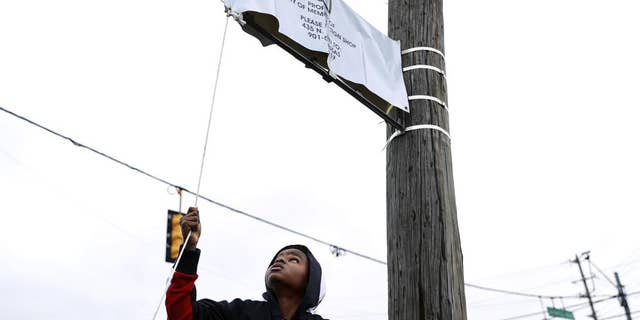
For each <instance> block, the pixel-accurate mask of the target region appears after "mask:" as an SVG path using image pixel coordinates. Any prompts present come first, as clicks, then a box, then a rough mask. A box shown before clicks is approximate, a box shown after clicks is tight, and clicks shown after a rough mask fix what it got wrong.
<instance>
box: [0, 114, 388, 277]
mask: <svg viewBox="0 0 640 320" xmlns="http://www.w3.org/2000/svg"><path fill="white" fill-rule="evenodd" d="M0 111H3V112H5V113H7V114H10V115H12V116H14V117H16V118H18V119H20V120H22V121H25V122H27V123H29V124H31V125H33V126H36V127H38V128H40V129H42V130H44V131H47V132H49V133H51V134H53V135H55V136H57V137H59V138H62V139H64V140H67V141H69V142H71V143H72V144H73V145H74V146H76V147H80V148H83V149H86V150H89V151H91V152H93V153H95V154H97V155H99V156H101V157H103V158H106V159H108V160H111V161H113V162H115V163H117V164H119V165H122V166H124V167H127V168H129V169H131V170H133V171H135V172H138V173H140V174H142V175H145V176H147V177H149V178H151V179H153V180H155V181H158V182H160V183H162V184H165V185H168V186H171V187H174V188H176V189H180V190H183V191H184V192H187V193H189V194H191V195H193V196H198V195H197V193H196V192H193V191H191V190H189V189H187V188H184V187H181V186H179V185H177V184H175V183H171V182H169V181H167V180H165V179H162V178H160V177H158V176H155V175H153V174H150V173H148V172H146V171H144V170H142V169H139V168H137V167H135V166H133V165H131V164H128V163H126V162H124V161H122V160H119V159H116V158H115V157H112V156H110V155H108V154H106V153H104V152H101V151H99V150H97V149H95V148H93V147H90V146H87V145H85V144H82V143H80V142H78V141H76V140H75V139H73V138H70V137H68V136H65V135H63V134H61V133H58V132H56V131H54V130H52V129H49V128H47V127H45V126H43V125H41V124H39V123H37V122H35V121H33V120H30V119H28V118H26V117H23V116H21V115H19V114H17V113H15V112H13V111H10V110H7V109H5V108H4V107H2V106H0ZM199 197H200V198H201V199H203V200H205V201H207V202H209V203H211V204H214V205H216V206H219V207H221V208H224V209H227V210H229V211H232V212H234V213H237V214H240V215H243V216H245V217H247V218H250V219H253V220H256V221H259V222H262V223H264V224H268V225H270V226H272V227H274V228H278V229H280V230H284V231H287V232H289V233H293V234H295V235H298V236H301V237H303V238H306V239H309V240H311V241H314V242H317V243H320V244H323V245H326V246H329V247H330V248H331V249H332V251H335V252H342V253H350V254H353V255H355V256H358V257H360V258H363V259H367V260H370V261H373V262H376V263H379V264H383V265H386V264H387V263H386V262H385V261H382V260H379V259H376V258H373V257H370V256H368V255H365V254H362V253H359V252H357V251H353V250H350V249H346V248H343V247H340V246H337V245H334V244H332V243H329V242H327V241H324V240H321V239H318V238H316V237H313V236H310V235H308V234H305V233H303V232H300V231H296V230H294V229H291V228H288V227H285V226H283V225H280V224H277V223H275V222H272V221H269V220H266V219H263V218H260V217H258V216H255V215H252V214H250V213H248V212H245V211H242V210H240V209H236V208H234V207H231V206H228V205H226V204H224V203H221V202H218V201H215V200H213V199H211V198H208V197H206V196H203V195H199Z"/></svg>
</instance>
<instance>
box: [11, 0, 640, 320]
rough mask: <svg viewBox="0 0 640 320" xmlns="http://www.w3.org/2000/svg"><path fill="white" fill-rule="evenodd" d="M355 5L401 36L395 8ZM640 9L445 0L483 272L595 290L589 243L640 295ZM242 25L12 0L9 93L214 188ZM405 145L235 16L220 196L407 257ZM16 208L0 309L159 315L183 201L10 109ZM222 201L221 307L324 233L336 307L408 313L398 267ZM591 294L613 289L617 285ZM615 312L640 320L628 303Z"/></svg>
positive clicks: (614, 4)
mask: <svg viewBox="0 0 640 320" xmlns="http://www.w3.org/2000/svg"><path fill="white" fill-rule="evenodd" d="M346 2H347V3H348V4H349V5H350V6H352V7H353V8H354V10H356V11H357V12H359V13H360V14H361V15H362V16H363V17H364V18H365V19H367V20H368V21H369V22H370V23H372V24H373V25H375V26H376V27H378V28H379V29H380V30H383V31H385V30H386V14H387V12H386V10H387V9H386V5H385V3H384V1H372V0H368V1H365V0H346ZM639 9H640V5H638V4H637V3H635V2H633V1H621V0H611V1H607V2H606V3H605V2H602V1H591V0H587V1H549V0H541V1H483V2H479V1H447V2H446V3H445V34H446V55H447V72H448V88H449V105H450V110H451V112H450V113H451V131H452V132H451V133H452V148H453V160H454V175H455V183H456V197H457V205H458V214H459V219H460V229H461V235H462V245H463V253H464V258H465V260H464V263H465V280H466V281H467V282H469V283H474V284H478V285H483V286H488V287H494V288H501V289H506V290H512V291H520V292H530V293H535V294H545V295H567V296H575V295H578V294H580V293H581V292H583V288H582V286H581V284H580V283H575V284H574V283H572V281H574V280H576V279H577V278H578V277H579V274H578V269H577V267H576V265H575V264H570V263H568V262H567V261H568V260H569V259H570V258H571V257H572V256H573V255H575V254H576V253H580V252H583V251H586V250H591V251H592V259H593V262H594V263H595V264H596V265H597V266H598V267H600V268H601V269H603V271H605V272H606V273H607V274H608V276H609V277H613V276H612V273H613V272H614V271H618V272H620V275H621V278H622V281H623V282H624V283H625V284H626V285H627V289H628V291H629V292H633V291H640V272H638V270H640V268H639V267H640V244H639V243H640V241H638V240H639V236H638V235H637V233H636V232H635V231H636V229H637V226H638V222H639V219H638V218H637V213H638V212H639V211H640V205H638V203H637V198H636V197H635V196H636V194H637V192H638V190H639V186H638V181H640V169H638V167H637V164H638V163H640V152H639V151H638V147H637V142H636V140H637V137H638V136H640V128H638V126H637V121H638V119H640V117H639V115H640V111H638V107H640V98H638V96H637V92H636V87H637V85H638V83H640V79H639V77H640V76H639V75H640V62H639V61H638V59H637V57H639V56H640V46H639V45H638V41H637V33H638V30H640V20H638V19H637V16H638V13H640V10H639ZM224 19H225V16H224V13H223V8H222V4H221V3H220V2H219V1H200V0H196V1H186V2H184V1H183V2H174V1H147V0H133V1H131V0H129V1H122V0H116V1H108V2H107V1H72V0H61V1H56V2H51V1H37V0H22V1H8V0H0V105H1V106H3V107H5V108H8V109H11V110H13V111H16V112H18V113H20V114H22V115H25V116H27V117H29V118H31V119H33V120H35V121H38V122H40V123H42V124H45V125H46V126H48V127H50V128H52V129H55V130H58V131H60V132H61V133H63V134H66V135H68V136H71V137H73V138H75V139H77V140H78V141H79V142H82V143H84V144H87V145H90V146H94V147H96V148H97V149H99V150H101V151H103V152H106V153H108V154H111V155H113V156H115V157H117V158H120V159H122V160H125V161H127V162H129V163H131V164H134V165H136V166H138V167H140V168H142V169H144V170H146V171H148V172H150V173H152V174H155V175H158V176H160V177H162V178H165V179H167V180H169V181H171V182H174V183H176V184H180V185H184V186H186V187H188V188H190V189H195V188H196V184H197V178H198V170H199V166H200V157H201V152H202V143H203V140H204V133H205V129H206V120H207V116H208V112H209V104H210V99H211V94H212V87H213V81H214V76H215V68H216V63H217V58H218V53H219V49H220V48H219V46H220V40H221V37H222V30H223V27H224ZM384 143H385V126H384V124H380V120H379V119H378V118H377V117H376V116H375V115H374V114H373V113H372V112H370V111H369V110H368V109H366V108H365V107H364V106H362V105H360V104H359V103H358V102H357V101H355V100H354V99H352V98H351V97H349V96H348V95H347V94H346V93H344V92H342V91H341V90H340V89H338V88H337V87H336V86H334V85H329V84H326V83H325V82H324V81H323V80H322V79H321V78H320V77H319V76H318V75H316V74H315V73H314V72H312V71H311V70H308V69H305V68H304V66H303V65H302V64H300V63H298V62H296V61H294V60H293V58H291V57H290V56H288V55H287V54H285V53H284V52H283V51H282V50H280V49H279V48H277V47H268V48H262V47H260V45H259V43H258V41H257V40H255V39H254V38H252V37H250V36H249V35H247V34H244V33H243V32H242V31H241V29H240V27H239V26H238V25H237V24H236V23H235V22H230V25H229V31H228V35H227V45H226V48H225V53H224V58H223V65H222V69H221V77H220V83H219V87H218V97H217V101H216V106H215V110H214V119H213V130H212V132H211V138H210V145H209V151H208V154H207V162H206V166H205V171H204V180H203V185H202V193H203V194H205V195H207V196H209V197H211V198H213V199H216V200H218V201H221V202H223V203H226V204H228V205H231V206H234V207H236V208H239V209H242V210H245V211H247V212H249V213H252V214H255V215H258V216H260V217H263V218H265V219H269V220H272V221H274V222H277V223H281V224H283V225H286V226H288V227H291V228H294V229H296V230H300V231H302V232H305V233H307V234H310V235H313V236H316V237H318V238H321V239H325V240H327V241H330V242H332V243H336V244H338V245H341V246H343V247H346V248H349V249H352V250H356V251H359V252H362V253H365V254H368V255H370V256H373V257H377V258H380V259H382V260H386V238H385V225H386V222H385V153H384V152H383V151H382V148H383V146H384ZM0 200H1V201H0V203H1V204H2V212H3V213H4V215H3V217H4V219H5V228H4V231H3V232H0V252H2V253H3V254H2V257H3V258H2V263H1V264H0V283H1V284H2V288H3V290H2V292H3V294H2V299H0V314H2V315H5V317H7V318H11V319H45V318H46V319H83V318H87V317H91V318H96V319H114V318H123V319H125V318H126V319H134V318H135V319H139V318H143V319H144V318H147V319H149V318H151V316H152V314H153V311H154V308H155V306H156V304H157V303H158V301H159V299H160V296H161V294H162V292H161V291H162V288H163V281H164V279H165V278H166V276H167V275H168V272H169V267H170V266H169V265H168V264H166V263H164V262H163V261H164V248H163V246H164V233H165V228H166V225H165V223H166V221H165V214H166V210H167V209H177V206H178V197H177V196H176V195H172V194H169V193H168V192H167V187H166V186H165V185H162V184H159V183H157V182H155V181H153V180H150V179H148V178H146V177H144V176H141V175H138V174H135V173H134V172H132V171H130V170H127V169H125V168H123V167H119V166H117V165H115V164H113V163H112V162H109V161H106V160H104V159H102V158H99V157H97V156H96V155H94V154H92V153H89V152H87V151H85V150H82V149H79V148H76V147H74V146H73V145H72V144H70V143H68V142H65V141H63V140H61V139H59V138H56V137H54V136H52V135H49V134H47V133H45V132H44V131H41V130H39V129H37V128H34V127H32V126H28V125H26V124H25V123H24V122H21V121H19V120H17V119H15V118H13V117H10V116H8V115H6V114H4V113H2V114H0ZM193 201H194V199H193V198H192V197H185V205H191V204H193ZM200 207H201V212H202V216H203V217H202V219H203V224H204V226H203V228H204V229H203V237H202V240H201V243H200V247H201V248H202V250H203V255H202V259H201V264H200V279H199V280H198V282H197V285H198V289H199V295H200V297H209V298H213V299H229V298H234V297H245V298H259V297H260V294H261V293H262V291H263V288H264V285H263V281H262V277H263V272H264V269H265V267H266V264H267V263H268V260H269V259H270V258H271V256H272V254H273V253H274V251H275V250H277V249H279V248H280V247H281V246H283V245H285V244H288V243H291V242H302V243H306V244H308V245H309V246H310V247H311V249H312V250H313V251H314V253H315V254H316V255H317V256H318V258H319V260H320V262H321V263H322V265H323V268H324V270H325V272H326V274H327V276H328V288H327V289H328V293H327V298H326V299H325V301H324V302H323V303H322V305H321V307H320V308H319V312H320V313H321V314H323V315H324V316H326V317H328V318H332V319H385V318H386V310H387V308H386V290H387V288H386V277H387V274H386V268H385V267H384V266H382V265H379V264H375V263H372V262H370V261H367V260H363V259H360V258H358V257H355V256H353V255H347V256H345V257H341V258H335V257H333V256H331V253H330V251H329V249H328V248H327V247H325V246H321V245H317V244H314V243H309V242H307V241H306V240H305V239H302V238H300V237H298V236H294V235H291V234H287V233H283V232H282V231H280V230H276V229H273V228H272V227H269V226H265V225H263V224H260V223H257V222H255V221H252V220H249V219H247V218H245V217H242V216H239V215H237V214H234V213H231V212H229V211H227V210H224V209H221V208H218V207H215V206H213V205H210V204H208V203H205V202H200ZM585 268H586V269H588V265H585ZM587 272H588V271H587ZM593 272H594V273H596V270H595V269H593ZM590 285H595V288H596V291H595V294H596V295H599V296H603V297H604V296H607V295H610V294H613V293H615V290H614V288H613V287H612V286H611V285H610V284H609V283H608V282H607V281H606V280H605V279H604V277H603V276H602V275H598V277H597V278H596V279H595V280H594V281H593V283H592V284H590ZM639 297H640V295H636V296H634V297H633V298H631V300H630V301H631V309H632V311H633V310H640V298H639ZM580 302H584V299H573V300H570V299H567V300H564V301H562V302H560V301H555V302H554V303H555V304H556V305H560V304H561V303H564V304H565V305H570V304H576V303H580ZM544 303H545V305H550V302H549V301H544ZM467 304H468V317H469V319H473V320H475V319H503V318H508V317H510V316H517V315H522V314H527V313H533V312H538V311H541V305H540V301H539V300H538V299H532V298H523V297H517V296H509V295H503V294H496V293H490V292H485V291H480V290H477V289H473V288H467ZM597 309H598V313H599V315H601V316H603V317H604V316H610V315H617V314H620V313H622V308H620V307H619V306H618V305H617V302H616V300H615V299H613V300H610V301H607V302H603V303H600V304H598V305H597ZM162 312H164V311H162ZM587 313H588V308H587V309H585V308H582V309H580V310H579V311H577V312H576V316H577V318H578V319H587V318H586V315H587ZM542 317H543V316H542V315H538V316H534V317H528V318H524V319H542Z"/></svg>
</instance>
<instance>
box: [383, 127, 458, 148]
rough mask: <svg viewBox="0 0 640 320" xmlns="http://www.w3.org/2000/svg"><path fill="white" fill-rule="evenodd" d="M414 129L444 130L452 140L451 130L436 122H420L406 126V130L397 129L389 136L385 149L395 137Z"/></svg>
mask: <svg viewBox="0 0 640 320" xmlns="http://www.w3.org/2000/svg"><path fill="white" fill-rule="evenodd" d="M414 130H436V131H439V132H442V133H443V134H444V135H445V136H447V138H449V140H451V135H450V134H449V132H447V130H445V129H442V128H441V127H439V126H436V125H434V124H418V125H415V126H410V127H406V128H405V129H404V131H398V130H396V132H394V133H393V134H392V135H391V136H390V137H389V139H388V140H387V143H386V144H385V145H384V148H383V150H384V149H386V148H387V147H388V146H389V144H391V141H393V139H395V138H397V137H398V136H401V135H403V134H405V133H407V132H409V131H414Z"/></svg>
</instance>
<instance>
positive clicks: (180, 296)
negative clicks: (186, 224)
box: [165, 245, 324, 320]
mask: <svg viewBox="0 0 640 320" xmlns="http://www.w3.org/2000/svg"><path fill="white" fill-rule="evenodd" d="M286 249H298V250H300V251H302V252H304V254H305V255H306V256H307V260H308V261H309V281H308V282H307V289H306V291H305V295H304V298H303V300H302V303H301V304H300V306H299V307H298V310H297V311H296V312H295V314H294V316H293V318H292V319H284V318H283V316H282V314H281V313H280V307H279V306H278V302H277V300H276V296H275V294H274V293H273V292H271V290H270V289H269V288H267V291H266V292H265V293H264V294H263V295H262V297H263V298H264V299H265V301H255V300H241V299H235V300H232V301H231V302H227V301H213V300H209V299H202V300H196V288H195V281H196V279H197V278H198V275H197V268H198V260H199V258H200V250H199V249H196V250H195V251H189V250H185V252H184V253H183V256H182V259H180V263H179V264H178V267H177V268H176V272H175V273H174V275H173V279H171V285H170V286H169V290H168V291H167V299H166V301H165V305H166V307H167V316H168V319H169V320H192V319H193V320H323V318H322V317H321V316H319V315H316V314H313V313H312V311H313V310H314V309H315V308H316V307H317V306H318V304H320V301H322V298H323V297H324V286H323V283H322V268H321V267H320V263H318V261H317V260H316V258H315V257H314V256H313V254H312V253H311V251H310V250H309V249H308V248H307V247H305V246H303V245H290V246H286V247H284V248H282V249H280V250H279V251H278V252H277V253H276V254H275V255H274V257H273V259H271V262H270V263H269V266H270V265H271V264H273V262H274V261H275V259H276V257H277V256H278V254H279V253H280V252H281V251H283V250H286Z"/></svg>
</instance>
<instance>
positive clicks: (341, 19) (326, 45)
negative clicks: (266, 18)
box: [225, 0, 409, 112]
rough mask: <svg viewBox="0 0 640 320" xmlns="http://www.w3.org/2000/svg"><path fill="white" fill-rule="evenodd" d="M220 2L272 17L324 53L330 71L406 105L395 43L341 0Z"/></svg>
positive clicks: (294, 36)
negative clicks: (326, 55)
mask: <svg viewBox="0 0 640 320" xmlns="http://www.w3.org/2000/svg"><path fill="white" fill-rule="evenodd" d="M225 5H226V6H227V7H229V8H231V10H233V11H235V12H238V13H242V12H245V11H256V12H260V13H266V14H270V15H272V16H274V17H276V18H277V19H278V22H279V24H280V28H279V32H280V33H282V34H284V35H286V36H287V37H289V38H291V39H292V40H293V41H295V42H297V43H299V44H300V45H302V46H304V47H305V48H307V49H310V50H314V51H320V52H324V53H328V54H329V57H328V61H327V65H328V66H329V70H331V72H333V73H335V74H337V75H339V76H341V77H343V78H345V79H347V80H349V81H352V82H355V83H360V84H362V85H364V86H365V87H367V89H369V90H370V91H371V92H373V93H375V94H376V95H378V96H379V97H381V98H382V99H384V100H386V101H387V102H389V103H390V104H391V105H393V106H395V107H398V108H400V109H401V110H404V111H407V112H408V111H409V102H408V99H407V90H406V88H405V85H404V79H403V77H402V63H401V58H400V43H399V42H398V41H394V40H391V39H390V38H389V37H387V36H386V35H385V34H383V33H381V32H380V31H378V30H377V29H376V28H374V27H373V26H372V25H370V24H369V23H368V22H366V21H365V20H364V19H363V18H362V17H360V16H359V15H358V14H357V13H355V12H354V11H353V10H352V9H351V8H350V7H349V6H348V5H346V4H345V3H344V2H343V1H342V0H225Z"/></svg>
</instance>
